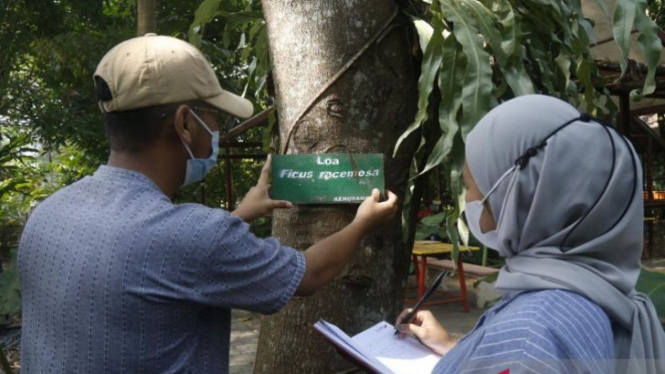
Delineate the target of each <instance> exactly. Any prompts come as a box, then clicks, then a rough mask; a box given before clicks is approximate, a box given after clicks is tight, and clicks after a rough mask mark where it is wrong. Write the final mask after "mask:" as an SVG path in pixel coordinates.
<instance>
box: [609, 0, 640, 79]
mask: <svg viewBox="0 0 665 374" xmlns="http://www.w3.org/2000/svg"><path fill="white" fill-rule="evenodd" d="M636 13H637V7H636V5H635V1H634V0H620V1H619V2H617V4H616V9H615V10H614V23H613V26H612V33H613V35H614V41H615V42H616V43H617V46H618V47H619V51H620V52H621V59H620V60H619V64H620V66H621V72H622V73H623V72H625V71H626V67H627V66H628V54H629V53H630V34H631V33H632V31H633V23H634V22H635V14H636Z"/></svg>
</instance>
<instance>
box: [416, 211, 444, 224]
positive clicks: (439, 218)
mask: <svg viewBox="0 0 665 374" xmlns="http://www.w3.org/2000/svg"><path fill="white" fill-rule="evenodd" d="M447 215H448V213H447V212H441V213H437V214H433V215H431V216H427V217H423V218H421V219H420V222H421V223H422V224H423V225H427V226H433V225H436V226H439V225H440V224H441V223H442V222H443V221H444V220H445V219H446V216H447Z"/></svg>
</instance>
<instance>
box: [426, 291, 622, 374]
mask: <svg viewBox="0 0 665 374" xmlns="http://www.w3.org/2000/svg"><path fill="white" fill-rule="evenodd" d="M442 322H443V323H444V325H445V321H442ZM613 360H614V341H613V334H612V325H611V323H610V319H609V317H608V316H607V314H606V313H605V312H604V311H603V310H602V309H601V308H600V307H599V306H598V305H596V304H594V303H592V302H591V301H589V300H587V299H586V298H584V297H583V296H581V295H579V294H577V293H574V292H569V291H563V290H545V291H536V292H528V293H522V294H519V295H517V296H516V297H514V298H511V299H506V300H502V301H501V302H499V303H498V304H497V305H495V306H494V307H493V308H491V309H489V310H488V311H487V312H486V313H485V314H483V316H482V317H481V318H480V320H479V321H478V324H477V325H476V327H475V328H474V329H473V330H472V331H471V332H470V333H469V334H468V335H466V336H465V337H464V338H463V339H462V340H460V341H459V342H458V343H457V345H456V346H455V347H454V348H453V349H452V350H451V351H450V352H448V354H446V355H445V356H443V358H442V359H441V360H440V361H439V363H438V364H437V366H436V367H435V368H434V370H433V371H432V373H435V374H450V373H487V374H497V373H510V374H519V373H535V374H555V373H593V374H611V373H613V372H614V366H613V365H614V361H613ZM506 370H508V371H506Z"/></svg>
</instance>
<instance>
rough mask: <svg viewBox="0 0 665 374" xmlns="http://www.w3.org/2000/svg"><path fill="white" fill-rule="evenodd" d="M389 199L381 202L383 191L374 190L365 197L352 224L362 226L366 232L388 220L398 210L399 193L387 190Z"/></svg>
mask: <svg viewBox="0 0 665 374" xmlns="http://www.w3.org/2000/svg"><path fill="white" fill-rule="evenodd" d="M386 192H387V193H388V200H386V201H384V202H379V199H380V198H381V192H380V191H379V190H378V189H376V188H375V189H374V190H372V195H371V196H370V197H368V198H367V199H365V201H363V203H362V204H360V207H358V212H357V213H356V218H354V219H353V222H352V224H354V225H358V226H359V227H362V229H363V231H364V232H369V231H370V230H372V229H374V228H375V227H377V226H379V225H381V224H383V223H385V222H388V221H389V220H390V219H391V218H392V217H393V216H394V215H395V213H396V212H397V195H395V194H394V193H392V192H390V191H388V190H386Z"/></svg>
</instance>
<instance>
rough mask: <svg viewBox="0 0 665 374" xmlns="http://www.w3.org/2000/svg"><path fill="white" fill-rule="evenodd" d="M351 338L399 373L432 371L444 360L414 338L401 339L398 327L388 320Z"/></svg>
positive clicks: (372, 355)
mask: <svg viewBox="0 0 665 374" xmlns="http://www.w3.org/2000/svg"><path fill="white" fill-rule="evenodd" d="M351 340H352V341H353V342H354V344H355V345H357V346H358V347H360V348H361V349H362V351H363V352H364V353H365V354H367V355H369V356H371V357H373V358H374V359H375V360H377V361H379V362H380V363H382V364H383V365H385V366H386V367H388V368H389V369H390V370H391V371H392V372H393V373H395V374H413V373H431V372H432V369H434V366H435V365H436V363H437V362H438V361H439V359H440V356H438V355H437V354H435V353H434V352H432V351H431V350H430V349H429V348H427V347H425V346H424V345H422V344H421V343H420V342H418V341H417V340H415V339H413V338H408V337H407V338H404V339H399V338H398V337H397V336H396V335H395V328H394V327H393V326H392V325H391V324H389V323H387V322H379V323H378V324H376V325H374V326H372V327H370V328H369V329H367V330H365V331H363V332H361V333H359V334H357V335H355V336H353V337H352V338H351Z"/></svg>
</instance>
